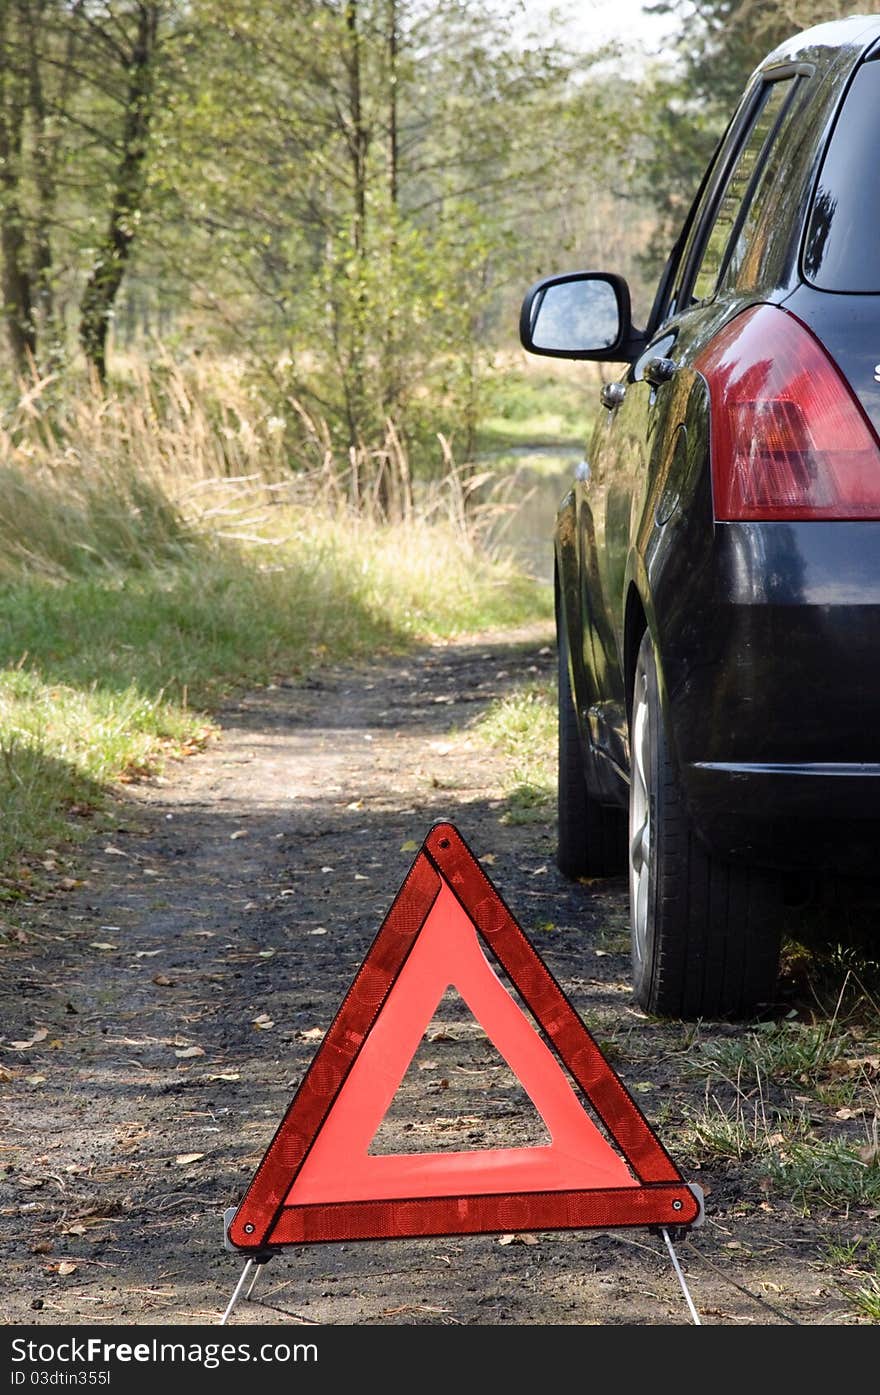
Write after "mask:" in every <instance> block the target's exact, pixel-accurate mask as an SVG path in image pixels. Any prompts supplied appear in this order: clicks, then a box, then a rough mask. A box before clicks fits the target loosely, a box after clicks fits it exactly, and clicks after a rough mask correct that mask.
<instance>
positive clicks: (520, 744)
mask: <svg viewBox="0 0 880 1395" xmlns="http://www.w3.org/2000/svg"><path fill="white" fill-rule="evenodd" d="M472 734H473V735H474V736H475V737H476V738H477V740H479V741H484V742H485V743H486V744H487V745H489V746H491V747H493V748H494V749H495V750H497V751H500V752H501V753H502V755H505V756H507V757H508V760H509V765H508V769H507V775H506V778H505V801H506V808H505V811H504V813H503V815H502V820H503V822H504V823H511V824H526V823H546V822H547V821H548V820H549V819H550V818H552V817H553V809H554V804H555V800H556V684H555V683H531V684H527V685H525V686H524V687H522V688H520V689H518V690H517V691H516V692H514V693H511V694H510V695H509V696H507V697H503V698H499V699H497V701H495V702H493V703H491V704H490V705H489V707H488V708H487V709H486V711H485V712H484V713H483V715H482V716H481V717H480V718H479V720H478V721H477V722H476V723H475V725H474V727H473V728H472Z"/></svg>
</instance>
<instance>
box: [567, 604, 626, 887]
mask: <svg viewBox="0 0 880 1395" xmlns="http://www.w3.org/2000/svg"><path fill="white" fill-rule="evenodd" d="M556 648H557V654H558V660H559V686H558V708H559V769H558V781H557V809H558V817H559V822H558V829H559V833H558V843H557V852H556V862H557V866H558V867H559V870H560V872H562V874H563V876H566V877H569V878H571V879H575V878H577V877H607V876H614V875H619V874H620V873H621V872H623V871H624V870H625V869H626V811H625V810H623V809H616V808H608V807H606V806H605V805H604V804H599V803H597V802H596V800H595V799H593V798H591V796H590V794H589V793H588V791H587V780H586V768H585V762H584V751H583V746H582V744H581V736H580V732H579V731H578V722H577V714H576V712H575V705H574V697H573V696H572V691H571V680H570V678H569V673H568V638H567V636H566V633H565V624H564V622H563V621H562V620H561V618H560V617H557V625H556Z"/></svg>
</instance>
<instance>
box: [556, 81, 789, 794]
mask: <svg viewBox="0 0 880 1395" xmlns="http://www.w3.org/2000/svg"><path fill="white" fill-rule="evenodd" d="M798 78H799V73H798V72H796V71H793V70H791V69H780V70H779V72H778V73H777V74H773V75H772V76H769V75H768V76H765V77H764V78H762V80H761V81H759V82H758V83H756V84H754V85H753V86H752V87H751V88H750V89H749V91H748V92H747V94H746V96H745V98H744V100H743V103H742V104H741V107H740V109H739V111H738V113H737V115H736V117H735V118H734V120H733V122H732V123H731V126H730V128H729V130H728V132H727V134H726V136H725V137H724V139H723V140H722V142H721V145H720V146H719V149H718V151H717V152H716V156H715V158H714V160H713V162H712V165H711V166H710V168H709V170H708V172H707V175H706V178H705V179H704V182H703V186H702V188H701V191H700V193H699V194H698V197H697V200H696V202H695V205H694V209H693V210H692V214H691V217H690V219H689V221H688V223H687V224H686V226H685V233H684V234H683V237H682V240H681V242H680V244H679V248H680V250H678V251H677V252H676V253H674V254H673V257H672V258H671V261H670V265H669V267H668V269H667V272H666V275H665V277H664V281H663V283H661V287H660V289H659V291H658V296H657V300H656V302H655V308H654V312H653V314H652V321H651V323H650V324H649V330H648V342H647V344H646V346H645V348H644V349H643V351H642V352H641V353H640V354H639V357H638V358H637V359H636V360H635V362H634V363H633V364H632V365H631V366H630V368H629V370H628V372H627V374H626V376H625V377H624V378H622V379H621V380H620V382H619V383H616V384H614V385H613V386H612V387H611V388H610V389H605V390H603V399H602V400H603V412H602V415H601V417H600V420H599V421H598V423H597V426H596V429H595V432H594V436H593V440H592V442H591V453H590V470H591V473H590V478H589V480H588V481H587V482H586V483H585V484H584V486H583V499H582V502H581V506H580V513H581V516H582V517H583V520H584V522H583V523H582V524H581V525H580V534H581V543H582V550H581V587H582V602H583V607H584V614H585V616H588V617H589V625H588V627H587V626H586V625H585V629H587V628H589V643H590V646H591V650H592V663H593V672H594V675H595V688H596V692H597V693H598V697H597V700H596V701H595V702H594V703H593V704H592V706H591V707H590V709H589V711H588V712H587V713H586V720H587V724H588V727H589V731H590V737H591V741H592V744H593V747H594V749H595V750H596V752H597V753H599V754H600V755H602V756H604V757H606V758H607V760H608V762H610V763H611V765H612V766H613V767H616V768H617V769H618V770H619V771H621V772H625V771H626V770H627V769H628V764H629V753H628V731H627V703H626V691H625V673H624V647H623V646H624V624H625V604H626V595H627V590H628V586H629V580H630V577H631V576H632V574H633V568H634V566H635V568H636V569H637V570H638V568H639V567H640V566H641V567H642V568H643V569H644V566H645V557H646V555H647V552H648V549H649V542H650V534H651V532H652V531H653V529H654V528H655V527H662V526H663V525H664V523H665V521H666V520H665V518H664V516H663V499H664V490H665V485H666V480H667V479H668V478H669V477H670V475H671V472H672V470H673V467H674V465H675V462H676V460H677V459H678V458H679V457H680V456H681V455H682V453H684V452H686V450H687V440H686V431H687V426H686V421H685V413H686V406H687V402H688V400H689V397H690V393H691V389H692V387H693V386H694V380H695V376H696V375H695V372H694V369H693V366H692V365H693V361H694V359H695V357H696V356H697V354H698V352H699V350H700V348H701V347H702V346H703V345H704V344H705V343H706V341H707V339H708V338H710V337H711V336H712V335H713V334H714V333H715V332H716V331H717V328H718V327H719V326H720V324H721V323H723V322H724V319H725V318H726V317H728V316H729V315H730V313H731V309H732V306H731V303H730V301H729V300H725V299H723V298H722V299H721V300H719V299H718V298H717V297H716V291H717V288H718V285H719V282H720V279H721V277H722V275H723V272H724V269H725V266H726V262H727V258H728V255H729V248H730V247H731V245H732V244H733V242H734V241H735V239H736V237H737V234H738V231H739V229H740V228H741V227H742V224H743V220H744V218H745V216H746V212H747V210H748V208H749V206H750V204H751V201H752V199H753V198H754V196H755V193H756V191H757V189H758V188H759V186H760V183H761V180H762V179H764V178H765V177H766V173H767V168H768V164H767V162H768V158H769V153H770V151H771V150H772V149H773V148H774V146H775V144H776V141H777V139H778V136H779V133H780V130H781V129H782V127H783V124H784V123H785V121H786V120H787V119H789V118H790V115H791V112H792V109H793V106H792V104H793V99H794V93H795V88H796V85H797V82H798ZM634 559H635V560H634ZM643 580H646V578H643Z"/></svg>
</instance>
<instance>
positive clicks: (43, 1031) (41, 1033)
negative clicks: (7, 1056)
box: [8, 1027, 49, 1051]
mask: <svg viewBox="0 0 880 1395" xmlns="http://www.w3.org/2000/svg"><path fill="white" fill-rule="evenodd" d="M48 1035H49V1029H48V1027H38V1028H37V1030H36V1031H35V1032H34V1034H33V1036H32V1037H28V1039H27V1041H11V1042H9V1043H8V1045H9V1046H10V1047H11V1049H12V1050H13V1051H29V1050H30V1048H31V1047H32V1046H37V1045H39V1043H40V1042H41V1041H45V1040H46V1038H47V1036H48Z"/></svg>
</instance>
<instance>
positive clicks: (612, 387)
mask: <svg viewBox="0 0 880 1395" xmlns="http://www.w3.org/2000/svg"><path fill="white" fill-rule="evenodd" d="M625 397H626V383H606V384H605V386H604V387H603V388H602V391H601V393H600V399H601V402H602V406H603V407H607V408H608V410H609V411H613V410H614V408H615V407H619V406H620V404H621V402H622V401H623V399H624V398H625Z"/></svg>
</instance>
